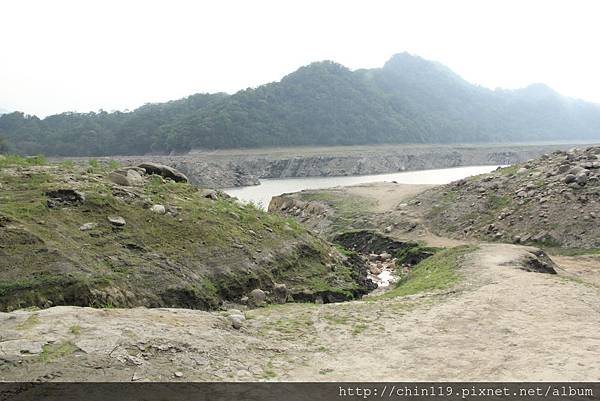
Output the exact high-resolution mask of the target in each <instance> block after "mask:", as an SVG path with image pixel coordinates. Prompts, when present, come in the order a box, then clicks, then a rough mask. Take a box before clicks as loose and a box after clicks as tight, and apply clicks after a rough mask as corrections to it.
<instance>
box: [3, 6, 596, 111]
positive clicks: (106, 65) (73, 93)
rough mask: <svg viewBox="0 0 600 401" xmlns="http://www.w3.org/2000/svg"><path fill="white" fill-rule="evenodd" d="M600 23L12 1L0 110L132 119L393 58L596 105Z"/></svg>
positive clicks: (353, 10) (356, 10) (563, 11)
mask: <svg viewBox="0 0 600 401" xmlns="http://www.w3.org/2000/svg"><path fill="white" fill-rule="evenodd" d="M599 16H600V2H597V1H594V0H589V1H578V0H565V1H551V0H540V1H533V0H519V1H511V0H502V1H491V0H487V1H482V0H473V1H461V0H452V1H449V0H442V1H430V0H415V1H400V0H395V1H380V0H368V1H367V0H364V1H349V0H340V1H332V0H316V1H312V0H301V1H286V0H273V1H260V0H252V1H250V0H240V1H227V0H218V1H217V0H215V1H192V0H187V1H185V0H182V1H177V0H165V1H148V0H144V1H125V0H120V1H112V0H110V1H107V0H102V1H94V0H85V1H75V0H74V1H63V0H52V1H48V0H40V1H32V0H12V1H11V0H8V1H4V2H2V4H1V5H0V88H1V91H0V108H4V109H12V110H14V109H17V110H22V111H25V112H27V113H30V114H37V115H47V114H52V113H57V112H62V111H66V110H71V111H90V110H98V109H100V108H103V109H105V110H113V109H127V108H129V109H132V108H135V107H137V106H140V105H142V104H143V103H146V102H158V101H166V100H172V99H177V98H180V97H183V96H187V95H190V94H193V93H197V92H217V91H225V92H229V93H233V92H235V91H237V90H239V89H243V88H246V87H254V86H257V85H260V84H263V83H266V82H269V81H274V80H278V79H280V78H281V77H282V76H284V75H285V74H288V73H290V72H292V71H294V70H295V69H297V68H298V67H299V66H301V65H304V64H307V63H309V62H311V61H318V60H324V59H329V60H334V61H337V62H340V63H342V64H344V65H346V66H348V67H350V68H352V69H356V68H365V67H366V68H369V67H379V66H381V65H383V63H384V62H385V61H386V60H387V59H388V58H389V57H390V56H391V55H393V54H394V53H399V52H403V51H408V52H410V53H413V54H417V55H420V56H422V57H425V58H427V59H432V60H437V61H440V62H442V63H443V64H446V65H447V66H449V67H450V68H451V69H453V70H454V71H455V72H457V73H458V74H460V75H462V76H463V77H464V78H465V79H467V80H469V81H471V82H474V83H478V84H481V85H483V86H487V87H490V88H496V87H505V88H518V87H523V86H526V85H528V84H530V83H533V82H544V83H546V84H548V85H550V86H551V87H553V88H554V89H556V90H558V91H559V92H561V93H563V94H566V95H569V96H572V97H578V98H582V99H585V100H591V101H595V102H599V103H600V78H599V76H600V52H599V51H598V47H599V43H598V42H599V40H600V22H599V19H598V18H599Z"/></svg>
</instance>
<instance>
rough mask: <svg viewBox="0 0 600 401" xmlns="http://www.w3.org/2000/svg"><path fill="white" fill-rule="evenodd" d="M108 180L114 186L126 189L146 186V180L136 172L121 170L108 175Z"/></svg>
mask: <svg viewBox="0 0 600 401" xmlns="http://www.w3.org/2000/svg"><path fill="white" fill-rule="evenodd" d="M107 178H108V180H109V181H110V182H112V183H114V184H117V185H122V186H125V187H139V186H142V185H144V179H143V178H142V176H141V175H140V173H139V172H138V171H136V170H131V169H130V170H125V169H119V170H115V171H113V172H111V173H110V174H109V175H108V177H107Z"/></svg>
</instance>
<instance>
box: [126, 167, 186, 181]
mask: <svg viewBox="0 0 600 401" xmlns="http://www.w3.org/2000/svg"><path fill="white" fill-rule="evenodd" d="M138 167H140V168H143V169H144V170H145V171H146V174H156V175H160V176H162V177H164V178H170V179H172V180H173V181H175V182H188V181H189V180H188V178H187V177H186V175H185V174H183V173H182V172H181V171H179V170H177V169H174V168H173V167H169V166H165V165H164V164H157V163H142V164H139V165H138Z"/></svg>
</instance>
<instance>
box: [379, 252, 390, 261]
mask: <svg viewBox="0 0 600 401" xmlns="http://www.w3.org/2000/svg"><path fill="white" fill-rule="evenodd" d="M379 258H380V259H381V260H390V259H391V258H392V255H390V254H389V253H387V252H383V253H382V254H380V255H379Z"/></svg>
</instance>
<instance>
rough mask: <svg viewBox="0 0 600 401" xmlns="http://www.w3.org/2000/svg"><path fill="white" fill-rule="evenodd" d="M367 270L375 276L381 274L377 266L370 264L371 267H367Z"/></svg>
mask: <svg viewBox="0 0 600 401" xmlns="http://www.w3.org/2000/svg"><path fill="white" fill-rule="evenodd" d="M369 271H370V272H371V274H374V275H376V276H377V275H378V274H381V271H382V270H381V269H380V268H379V267H378V266H376V265H372V266H371V267H369Z"/></svg>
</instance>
